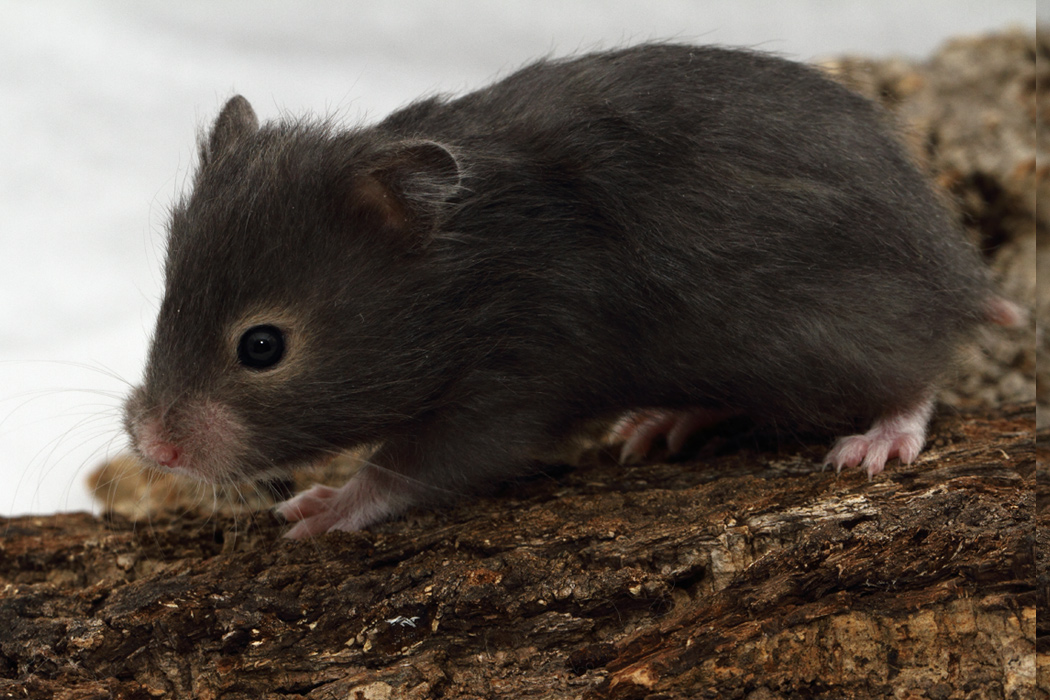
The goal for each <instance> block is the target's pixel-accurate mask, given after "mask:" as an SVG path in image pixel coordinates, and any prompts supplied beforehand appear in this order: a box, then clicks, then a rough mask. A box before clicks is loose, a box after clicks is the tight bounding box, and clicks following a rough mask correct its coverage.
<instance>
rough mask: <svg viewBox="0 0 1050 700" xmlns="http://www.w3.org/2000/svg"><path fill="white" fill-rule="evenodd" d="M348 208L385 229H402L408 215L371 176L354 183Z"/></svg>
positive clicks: (386, 188)
mask: <svg viewBox="0 0 1050 700" xmlns="http://www.w3.org/2000/svg"><path fill="white" fill-rule="evenodd" d="M350 206H351V207H352V209H353V210H354V211H355V212H358V213H360V214H361V215H363V216H366V217H368V218H370V219H374V220H375V221H376V222H377V223H379V225H380V226H383V227H385V228H395V229H403V228H405V226H406V225H407V224H408V215H407V213H406V212H405V208H404V206H403V205H402V203H401V202H400V201H399V200H398V198H397V196H396V195H395V194H394V193H393V192H392V191H391V190H390V188H389V187H387V186H386V185H384V184H383V183H381V182H380V181H379V180H376V179H375V178H374V177H371V176H365V177H361V178H358V179H357V180H355V181H354V185H353V188H352V190H351V192H350Z"/></svg>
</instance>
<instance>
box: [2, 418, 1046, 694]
mask: <svg viewBox="0 0 1050 700" xmlns="http://www.w3.org/2000/svg"><path fill="white" fill-rule="evenodd" d="M1033 425H1034V416H1033V410H1032V406H1031V405H1021V406H1014V407H1008V408H1003V409H1000V410H995V411H990V412H984V413H976V414H965V415H941V416H940V417H938V418H936V419H935V421H934V425H933V430H932V435H931V442H930V448H929V449H928V450H927V451H926V452H924V453H923V455H922V456H921V457H920V459H919V460H918V462H917V463H916V464H914V465H912V466H900V465H894V466H893V467H892V468H890V469H889V470H888V471H887V472H885V473H884V474H883V475H880V476H879V477H877V478H876V479H875V480H873V481H869V480H868V479H867V478H866V477H865V476H864V475H863V474H862V473H860V472H859V471H850V472H844V473H842V474H838V475H836V474H835V473H834V472H832V471H830V470H829V471H821V470H820V469H819V468H817V465H818V461H819V459H820V458H821V457H822V455H823V450H824V449H825V447H826V445H823V444H813V445H805V444H802V445H783V444H782V445H780V446H779V447H777V446H776V444H774V443H775V441H773V440H770V439H769V438H767V437H765V436H762V435H758V434H755V433H753V432H752V433H749V432H747V431H745V432H744V433H743V434H742V435H738V436H737V437H735V438H733V439H730V440H721V441H718V440H716V441H713V442H712V443H709V444H708V445H707V446H706V447H705V448H704V449H703V455H702V456H701V457H700V458H698V459H691V460H688V461H683V462H674V463H665V464H648V465H638V466H620V465H618V464H616V463H614V462H613V461H612V460H611V459H610V458H608V457H607V456H605V455H603V454H602V453H598V454H596V455H594V458H593V459H591V460H589V461H587V462H585V463H583V464H581V465H580V466H579V467H577V468H576V469H574V470H568V471H566V472H565V473H562V474H558V475H545V476H541V477H537V478H533V479H530V480H525V481H521V482H518V483H514V484H508V485H506V486H504V487H503V488H502V489H501V490H500V492H498V493H495V494H492V495H490V496H488V497H485V498H480V499H476V500H474V501H472V502H470V503H463V504H461V505H459V506H457V507H454V508H451V509H446V510H442V511H425V510H420V511H416V512H413V513H412V514H411V515H409V516H408V517H407V518H406V519H404V520H401V521H395V522H390V523H386V524H384V525H381V526H378V527H375V528H373V529H371V530H369V531H366V532H357V533H333V534H329V535H327V536H324V537H321V538H318V539H314V540H309V541H305V542H292V541H287V540H282V539H281V537H280V534H281V532H282V527H283V526H282V525H281V524H280V523H279V522H277V521H276V519H274V518H271V517H269V516H267V515H256V516H255V517H253V518H251V519H246V518H244V517H231V516H207V515H196V514H186V515H183V516H181V517H170V518H163V519H156V520H153V521H152V522H148V523H138V524H136V523H133V522H130V521H128V520H127V519H124V518H122V517H119V516H113V517H111V518H109V519H106V520H98V519H95V518H92V517H91V516H89V515H85V514H67V515H58V516H52V517H27V518H15V519H12V520H8V521H6V522H5V523H3V532H4V538H3V540H2V545H0V571H2V572H4V573H3V578H4V587H3V590H2V594H0V629H2V630H3V631H4V633H3V638H2V639H0V678H3V679H5V680H0V696H5V694H6V696H7V697H19V698H21V697H33V698H44V697H56V698H106V697H114V698H143V699H145V698H152V697H187V698H188V697H194V698H220V697H221V698H318V699H319V698H340V699H342V698H373V699H379V698H430V697H446V698H494V697H501V698H566V699H568V698H650V699H655V698H700V697H711V698H750V699H752V700H758V699H765V698H793V697H807V698H829V699H830V698H858V699H859V698H876V697H930V698H944V699H947V698H1027V697H1034V695H1033V693H1034V692H1035V688H1034V686H1035V674H1036V670H1035V659H1034V642H1035V625H1036V616H1035V611H1036V598H1037V595H1036V586H1035V580H1036V571H1035V559H1034V557H1033V548H1034V545H1035V531H1034V519H1035V474H1036V469H1035V444H1034V440H1033ZM1041 590H1042V591H1043V592H1044V594H1045V581H1044V585H1043V587H1042V589H1041Z"/></svg>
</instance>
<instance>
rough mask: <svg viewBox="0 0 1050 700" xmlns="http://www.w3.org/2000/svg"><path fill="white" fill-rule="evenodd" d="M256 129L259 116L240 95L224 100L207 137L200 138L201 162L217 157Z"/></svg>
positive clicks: (257, 128)
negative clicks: (224, 102) (224, 103)
mask: <svg viewBox="0 0 1050 700" xmlns="http://www.w3.org/2000/svg"><path fill="white" fill-rule="evenodd" d="M258 130H259V118H258V117H256V116H255V110H254V109H252V106H251V104H249V103H248V100H246V99H244V98H243V97H241V96H240V95H234V96H233V97H231V98H230V99H229V100H227V101H226V105H225V106H224V107H223V108H222V111H221V112H219V116H218V117H217V118H216V119H215V124H214V125H212V127H211V133H209V134H208V138H207V139H202V140H201V144H200V156H201V163H202V164H204V163H207V162H209V161H210V160H212V159H214V158H217V157H219V156H220V155H221V154H222V153H223V152H224V151H227V150H229V149H230V148H232V147H233V146H234V144H236V143H237V142H238V141H240V140H241V139H243V138H246V137H248V136H251V135H252V134H254V133H255V132H256V131H258Z"/></svg>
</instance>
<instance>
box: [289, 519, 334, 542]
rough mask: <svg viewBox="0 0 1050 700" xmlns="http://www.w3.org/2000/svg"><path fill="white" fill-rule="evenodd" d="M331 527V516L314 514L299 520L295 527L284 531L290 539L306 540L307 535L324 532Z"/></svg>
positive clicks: (311, 535)
mask: <svg viewBox="0 0 1050 700" xmlns="http://www.w3.org/2000/svg"><path fill="white" fill-rule="evenodd" d="M329 527H331V522H330V519H329V518H325V517H323V516H314V517H312V518H306V519H304V520H300V521H299V522H297V523H296V524H295V526H294V527H292V528H291V529H290V530H288V532H286V533H284V537H285V539H289V540H305V539H306V538H307V537H313V536H314V535H321V534H324V533H325V532H327V531H328V529H329Z"/></svg>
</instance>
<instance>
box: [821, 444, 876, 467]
mask: <svg viewBox="0 0 1050 700" xmlns="http://www.w3.org/2000/svg"><path fill="white" fill-rule="evenodd" d="M868 448H869V442H868V439H867V438H865V437H864V436H863V435H850V436H849V437H844V438H839V440H838V442H836V443H835V446H834V447H832V448H831V451H830V452H828V456H827V457H825V458H824V464H826V465H827V464H834V465H835V473H839V472H841V471H842V468H843V467H850V468H853V467H855V466H857V465H858V464H860V463H861V461H862V460H863V459H864V455H866V454H867V452H868Z"/></svg>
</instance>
